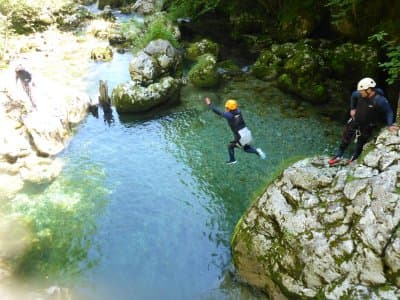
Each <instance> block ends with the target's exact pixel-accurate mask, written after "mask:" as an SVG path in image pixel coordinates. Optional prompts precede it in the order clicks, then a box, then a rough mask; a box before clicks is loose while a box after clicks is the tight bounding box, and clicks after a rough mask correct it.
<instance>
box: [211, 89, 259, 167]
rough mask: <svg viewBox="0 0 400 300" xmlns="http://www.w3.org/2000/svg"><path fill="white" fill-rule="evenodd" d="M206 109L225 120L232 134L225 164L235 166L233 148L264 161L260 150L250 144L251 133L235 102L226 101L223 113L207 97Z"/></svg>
mask: <svg viewBox="0 0 400 300" xmlns="http://www.w3.org/2000/svg"><path fill="white" fill-rule="evenodd" d="M204 101H205V103H206V104H207V105H208V107H209V108H210V109H211V110H212V111H213V112H214V113H216V114H217V115H219V116H221V117H223V118H225V119H226V120H227V121H228V124H229V127H230V128H231V130H232V132H233V137H234V140H233V141H231V142H230V143H229V145H228V153H229V160H228V161H227V162H226V163H227V164H235V163H236V159H235V152H234V151H235V150H234V149H235V147H236V148H243V150H244V151H246V152H247V153H254V154H257V155H258V156H259V157H260V158H261V159H265V154H264V152H263V151H262V150H261V149H260V148H257V149H255V148H253V147H252V146H251V145H250V143H251V141H252V136H251V131H250V130H249V129H248V128H247V127H246V124H245V122H244V120H243V116H242V113H241V111H240V110H239V109H238V103H237V101H236V100H232V99H230V100H227V101H226V102H225V111H224V112H222V111H220V110H219V109H218V108H216V107H215V106H214V105H213V104H212V103H211V100H210V98H209V97H206V98H205V99H204Z"/></svg>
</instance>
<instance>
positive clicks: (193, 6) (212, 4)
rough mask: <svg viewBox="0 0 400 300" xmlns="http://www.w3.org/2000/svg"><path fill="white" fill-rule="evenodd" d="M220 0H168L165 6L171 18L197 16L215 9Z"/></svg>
mask: <svg viewBox="0 0 400 300" xmlns="http://www.w3.org/2000/svg"><path fill="white" fill-rule="evenodd" d="M220 2H221V1H220V0H175V1H172V0H169V1H167V3H166V6H167V7H169V13H170V14H171V16H172V17H173V18H179V17H189V18H198V17H200V16H201V15H204V14H205V13H207V12H209V11H213V10H215V9H216V8H217V7H218V5H219V4H220Z"/></svg>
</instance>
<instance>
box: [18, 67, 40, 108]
mask: <svg viewBox="0 0 400 300" xmlns="http://www.w3.org/2000/svg"><path fill="white" fill-rule="evenodd" d="M18 80H20V81H21V85H22V88H23V90H24V91H25V93H26V95H27V96H28V97H29V100H30V101H31V103H32V106H33V107H34V108H36V105H35V103H34V102H33V99H32V74H31V73H29V72H28V71H27V70H26V69H25V68H24V67H23V66H22V65H18V66H17V67H16V68H15V82H16V83H18Z"/></svg>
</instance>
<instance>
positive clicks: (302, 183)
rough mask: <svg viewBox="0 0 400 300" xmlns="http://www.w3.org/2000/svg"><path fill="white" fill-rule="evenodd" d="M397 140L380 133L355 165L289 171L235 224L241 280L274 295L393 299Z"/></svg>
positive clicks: (398, 248) (399, 279)
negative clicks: (395, 149) (395, 148)
mask: <svg viewBox="0 0 400 300" xmlns="http://www.w3.org/2000/svg"><path fill="white" fill-rule="evenodd" d="M397 137H398V134H397V133H394V132H389V131H388V130H383V131H382V132H381V134H380V135H379V136H378V138H377V139H376V140H375V141H373V142H371V145H370V146H369V149H368V151H369V152H368V154H367V155H366V156H365V157H364V159H360V160H359V163H358V164H356V165H354V166H345V165H343V166H337V167H331V168H329V167H328V166H327V165H326V163H325V165H324V164H315V163H313V161H315V159H304V160H302V161H299V162H297V163H295V164H294V165H292V166H291V167H289V168H288V169H286V170H285V171H284V172H283V174H282V175H281V176H280V177H279V178H277V179H276V180H275V181H274V182H273V183H272V184H271V185H270V186H269V187H268V188H267V190H266V192H265V193H264V194H262V195H261V196H260V197H259V199H258V200H257V201H255V202H254V204H253V205H252V207H251V208H250V209H249V211H248V212H247V213H246V214H245V216H244V217H243V218H242V219H241V221H240V222H239V224H238V225H237V227H236V230H235V233H234V236H233V238H232V251H233V259H234V263H235V266H236V268H237V274H238V277H239V278H240V279H241V280H243V281H245V282H247V283H249V284H250V285H253V286H255V287H258V288H261V289H263V290H264V291H265V292H266V293H268V294H269V295H270V296H271V297H272V298H273V299H277V297H278V296H279V297H288V298H293V299H297V298H301V297H312V298H314V297H317V298H318V297H323V298H326V299H340V298H341V297H350V298H351V299H398V298H399V296H400V289H399V288H400V276H399V270H400V239H399V233H398V232H399V231H398V227H399V225H400V193H399V186H400V185H399V175H400V168H398V167H397V166H398V164H399V160H400V157H399V156H398V155H397V153H396V151H392V149H394V148H393V147H397V145H398V144H396V141H397V140H398V139H397ZM399 142H400V141H399ZM369 158H371V160H372V162H370V163H368V161H369ZM325 160H327V158H325ZM383 286H384V287H383ZM278 287H280V288H278Z"/></svg>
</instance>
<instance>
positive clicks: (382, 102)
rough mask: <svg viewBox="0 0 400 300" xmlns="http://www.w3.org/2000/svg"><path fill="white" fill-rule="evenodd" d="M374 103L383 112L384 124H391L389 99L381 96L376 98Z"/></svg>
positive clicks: (391, 111) (391, 113)
mask: <svg viewBox="0 0 400 300" xmlns="http://www.w3.org/2000/svg"><path fill="white" fill-rule="evenodd" d="M376 103H377V104H378V106H379V108H380V109H382V110H383V112H384V113H385V117H386V125H387V126H391V125H392V124H393V110H392V108H391V107H390V104H389V101H388V100H387V99H386V98H385V97H383V96H381V97H378V98H377V102H376Z"/></svg>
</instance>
